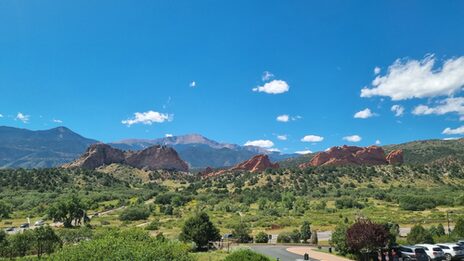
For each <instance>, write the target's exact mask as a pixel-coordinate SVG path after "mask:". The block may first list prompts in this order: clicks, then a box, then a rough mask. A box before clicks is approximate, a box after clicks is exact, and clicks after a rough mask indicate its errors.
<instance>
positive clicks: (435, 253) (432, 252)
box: [416, 244, 445, 261]
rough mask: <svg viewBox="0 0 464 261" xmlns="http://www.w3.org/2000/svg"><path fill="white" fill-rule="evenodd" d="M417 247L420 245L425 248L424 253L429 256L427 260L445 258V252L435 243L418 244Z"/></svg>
mask: <svg viewBox="0 0 464 261" xmlns="http://www.w3.org/2000/svg"><path fill="white" fill-rule="evenodd" d="M416 246H418V247H422V248H424V250H425V253H426V254H427V256H428V257H429V260H437V261H439V260H443V259H445V252H443V249H441V248H440V247H439V246H437V245H432V244H418V245H416Z"/></svg>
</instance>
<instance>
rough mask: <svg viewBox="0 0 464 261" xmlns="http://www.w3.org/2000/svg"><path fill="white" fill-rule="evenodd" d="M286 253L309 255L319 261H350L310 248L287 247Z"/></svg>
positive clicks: (349, 260)
mask: <svg viewBox="0 0 464 261" xmlns="http://www.w3.org/2000/svg"><path fill="white" fill-rule="evenodd" d="M287 251H288V252H290V253H294V254H297V255H304V254H305V253H308V254H309V257H311V258H314V259H317V260H320V261H352V260H351V259H348V258H344V257H340V256H336V255H332V254H328V253H323V252H319V251H316V250H315V249H314V248H312V247H289V248H287Z"/></svg>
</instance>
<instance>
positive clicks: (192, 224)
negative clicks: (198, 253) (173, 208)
mask: <svg viewBox="0 0 464 261" xmlns="http://www.w3.org/2000/svg"><path fill="white" fill-rule="evenodd" d="M220 238H221V235H220V234H219V229H217V228H216V227H215V226H214V224H213V223H212V222H211V221H210V219H209V216H208V214H206V213H205V212H200V213H197V214H195V215H194V216H192V217H190V218H189V219H187V220H186V221H185V223H184V226H183V227H182V231H181V233H180V235H179V239H180V240H181V241H184V242H195V244H196V246H197V249H201V248H204V247H205V246H207V245H208V242H209V241H216V240H219V239H220Z"/></svg>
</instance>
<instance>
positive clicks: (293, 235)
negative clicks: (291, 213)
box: [290, 229, 301, 243]
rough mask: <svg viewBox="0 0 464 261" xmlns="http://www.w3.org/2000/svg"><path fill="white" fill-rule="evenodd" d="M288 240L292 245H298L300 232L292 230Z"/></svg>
mask: <svg viewBox="0 0 464 261" xmlns="http://www.w3.org/2000/svg"><path fill="white" fill-rule="evenodd" d="M290 238H291V239H292V242H293V243H300V240H301V234H300V231H298V229H295V230H293V231H292V232H291V233H290Z"/></svg>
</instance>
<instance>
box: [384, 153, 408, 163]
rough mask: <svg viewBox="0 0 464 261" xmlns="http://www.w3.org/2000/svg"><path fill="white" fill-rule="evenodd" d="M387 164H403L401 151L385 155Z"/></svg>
mask: <svg viewBox="0 0 464 261" xmlns="http://www.w3.org/2000/svg"><path fill="white" fill-rule="evenodd" d="M387 161H388V164H392V165H397V164H403V162H404V158H403V150H393V151H391V152H390V153H388V155H387Z"/></svg>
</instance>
